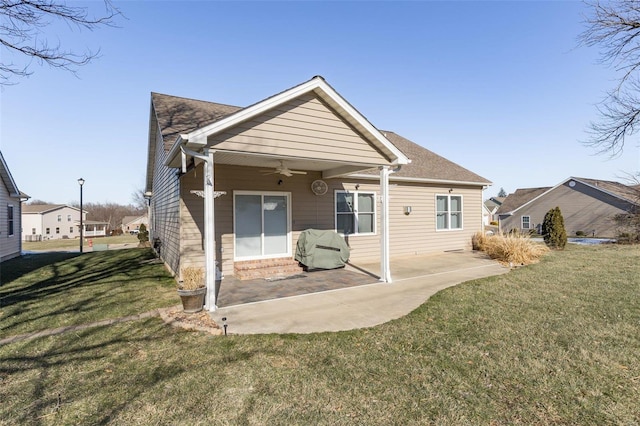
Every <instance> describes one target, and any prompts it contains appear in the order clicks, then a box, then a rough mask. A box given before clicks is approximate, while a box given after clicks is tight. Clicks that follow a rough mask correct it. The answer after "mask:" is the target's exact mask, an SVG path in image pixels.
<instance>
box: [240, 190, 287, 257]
mask: <svg viewBox="0 0 640 426" xmlns="http://www.w3.org/2000/svg"><path fill="white" fill-rule="evenodd" d="M236 195H260V196H262V197H263V198H262V200H263V201H262V202H264V196H265V195H266V196H269V195H276V196H285V197H286V199H287V253H286V254H284V253H283V254H278V255H273V254H267V255H264V254H263V255H260V256H237V255H236ZM262 220H263V223H262V235H261V239H262V241H261V245H262V249H263V252H264V217H263V218H262ZM291 241H292V237H291V193H290V192H276V191H233V260H234V261H243V260H259V259H277V258H280V257H291V256H293V251H292V248H291V246H292V244H291Z"/></svg>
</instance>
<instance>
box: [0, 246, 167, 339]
mask: <svg viewBox="0 0 640 426" xmlns="http://www.w3.org/2000/svg"><path fill="white" fill-rule="evenodd" d="M153 258H154V255H153V252H152V251H151V250H148V249H131V250H117V251H104V252H96V253H85V254H79V253H47V254H38V255H29V256H24V257H21V258H17V259H12V260H10V261H8V262H5V263H3V264H2V286H1V287H0V307H2V308H3V310H5V312H4V314H5V315H6V319H7V320H9V319H11V321H3V322H4V324H3V326H2V327H0V330H2V331H3V333H2V334H6V332H7V330H9V329H12V328H16V327H17V326H18V325H19V324H21V323H23V324H24V323H36V322H37V321H38V320H39V319H42V318H45V317H47V318H49V317H53V316H58V317H61V316H63V315H82V316H84V317H88V318H92V319H93V318H94V317H96V318H98V319H104V318H105V315H106V316H109V311H110V310H113V311H114V312H118V311H127V306H126V305H131V304H132V303H133V302H136V301H137V300H139V301H140V303H141V306H144V304H145V303H144V300H145V298H146V299H147V300H151V301H152V300H153V299H152V297H150V296H149V294H146V295H144V294H141V295H136V290H137V287H136V286H135V282H136V281H139V282H140V283H141V286H140V287H141V288H149V285H150V284H151V285H153V284H154V283H155V282H157V281H158V280H163V279H167V278H169V275H168V273H166V272H165V271H164V270H163V269H162V268H161V267H158V266H157V265H150V264H149V263H148V262H147V261H149V260H152V259H153ZM92 311H94V312H92ZM131 313H136V312H131ZM44 328H46V327H44ZM28 331H34V330H28Z"/></svg>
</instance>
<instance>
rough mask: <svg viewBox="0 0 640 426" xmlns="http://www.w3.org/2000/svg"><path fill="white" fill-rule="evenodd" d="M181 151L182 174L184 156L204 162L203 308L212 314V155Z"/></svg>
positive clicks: (213, 307) (214, 286)
mask: <svg viewBox="0 0 640 426" xmlns="http://www.w3.org/2000/svg"><path fill="white" fill-rule="evenodd" d="M180 150H181V151H182V167H183V172H185V171H186V170H185V169H186V155H191V156H192V157H196V158H199V159H200V160H203V161H204V176H203V180H204V182H203V183H204V269H205V285H206V288H207V293H206V296H205V302H204V307H205V309H206V310H207V311H210V312H213V311H215V310H216V309H217V306H216V280H217V278H218V277H217V275H218V274H217V271H216V252H215V235H216V232H215V218H214V214H215V213H214V208H213V199H214V196H215V194H214V191H213V188H214V185H213V183H214V181H213V176H214V174H213V172H214V169H213V153H214V152H215V151H214V150H212V149H208V148H205V149H204V152H205V154H204V155H203V154H199V153H197V152H195V151H191V150H189V149H187V148H185V147H184V146H181V147H180Z"/></svg>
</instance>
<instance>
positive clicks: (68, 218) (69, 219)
mask: <svg viewBox="0 0 640 426" xmlns="http://www.w3.org/2000/svg"><path fill="white" fill-rule="evenodd" d="M67 222H71V215H70V214H68V215H67Z"/></svg>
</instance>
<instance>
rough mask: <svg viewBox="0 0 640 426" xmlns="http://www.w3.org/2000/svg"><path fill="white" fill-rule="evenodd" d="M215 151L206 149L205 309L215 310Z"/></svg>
mask: <svg viewBox="0 0 640 426" xmlns="http://www.w3.org/2000/svg"><path fill="white" fill-rule="evenodd" d="M213 153H214V151H213V150H211V149H205V152H204V154H205V155H206V156H207V157H208V158H207V159H206V160H205V161H204V264H205V280H206V284H207V295H206V300H205V309H206V310H208V311H215V310H216V308H217V306H216V263H215V262H216V252H215V235H216V232H215V217H214V209H213V199H214V192H213V188H214V186H213V183H214V180H213V172H214V170H213Z"/></svg>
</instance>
